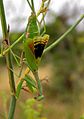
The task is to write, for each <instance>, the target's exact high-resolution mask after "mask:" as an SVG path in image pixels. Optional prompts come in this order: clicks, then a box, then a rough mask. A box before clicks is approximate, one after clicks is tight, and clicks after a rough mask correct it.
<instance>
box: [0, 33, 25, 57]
mask: <svg viewBox="0 0 84 119" xmlns="http://www.w3.org/2000/svg"><path fill="white" fill-rule="evenodd" d="M23 37H24V34H22V35H21V36H20V37H19V38H18V39H17V40H16V41H15V42H14V43H13V44H12V45H11V46H9V47H8V48H7V49H6V50H5V51H3V54H0V57H3V55H5V54H6V53H7V52H8V51H9V50H10V49H12V48H13V47H14V46H15V45H16V44H17V43H19V42H20V41H21V40H23Z"/></svg>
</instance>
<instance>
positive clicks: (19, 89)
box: [16, 80, 24, 98]
mask: <svg viewBox="0 0 84 119" xmlns="http://www.w3.org/2000/svg"><path fill="white" fill-rule="evenodd" d="M23 82H24V80H20V82H19V84H18V86H17V90H16V97H17V98H18V97H19V95H20V91H21V88H22V84H23Z"/></svg>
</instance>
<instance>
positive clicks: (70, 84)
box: [0, 0, 84, 119]
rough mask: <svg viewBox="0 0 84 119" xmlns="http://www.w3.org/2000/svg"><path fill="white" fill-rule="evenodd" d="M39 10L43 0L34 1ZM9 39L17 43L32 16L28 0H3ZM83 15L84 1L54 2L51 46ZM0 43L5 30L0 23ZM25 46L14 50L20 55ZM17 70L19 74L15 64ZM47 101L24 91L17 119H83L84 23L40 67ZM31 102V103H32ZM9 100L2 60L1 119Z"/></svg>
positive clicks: (49, 17) (49, 25)
mask: <svg viewBox="0 0 84 119" xmlns="http://www.w3.org/2000/svg"><path fill="white" fill-rule="evenodd" d="M34 2H35V8H36V10H38V9H39V5H40V2H41V0H38V2H37V0H35V1H34ZM4 6H5V11H6V19H7V23H8V24H9V25H10V40H11V42H14V41H15V40H16V39H17V38H18V37H19V36H20V35H21V34H22V33H23V32H24V30H25V28H26V25H27V21H28V17H29V15H30V14H31V11H30V8H29V6H28V4H27V1H26V0H24V1H23V0H4ZM81 14H84V0H80V1H78V0H51V4H50V7H49V10H48V13H47V15H46V17H45V20H46V28H47V33H48V34H49V35H50V40H49V44H51V43H53V42H54V41H55V40H56V39H57V38H59V37H60V36H61V35H62V34H63V33H64V32H65V31H67V29H68V28H69V27H70V26H71V25H72V24H74V23H75V21H76V20H77V19H78V18H79V17H80V16H81ZM0 39H1V40H0V44H1V42H2V30H1V24H0ZM49 44H48V45H49ZM21 50H22V44H21V43H19V44H17V45H16V46H15V47H14V48H13V51H14V53H16V54H19V53H20V51H21ZM14 69H15V71H17V70H18V69H17V66H16V63H14ZM39 75H40V77H41V78H45V77H48V82H44V83H43V92H44V95H45V99H44V100H43V101H42V102H39V103H38V102H36V101H34V100H33V99H31V98H32V97H33V96H32V94H29V93H27V92H24V91H21V94H20V98H19V100H18V101H17V106H16V111H15V119H80V117H81V115H83V114H84V20H83V21H82V22H81V23H80V24H79V25H78V26H77V27H76V29H74V30H73V31H72V32H71V33H70V34H69V35H68V36H67V37H66V38H65V40H63V41H62V42H60V43H59V44H58V45H57V46H56V47H54V48H53V49H52V50H51V51H49V52H48V53H47V54H45V55H44V56H43V57H42V61H41V65H40V68H39ZM30 99H31V100H30ZM9 101H10V92H9V82H8V72H7V67H6V64H5V59H4V58H1V59H0V107H2V108H0V119H4V113H5V114H7V111H8V106H9Z"/></svg>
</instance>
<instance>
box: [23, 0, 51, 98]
mask: <svg viewBox="0 0 84 119" xmlns="http://www.w3.org/2000/svg"><path fill="white" fill-rule="evenodd" d="M43 2H44V1H43ZM42 7H43V9H44V4H43V3H42ZM42 7H41V9H40V12H38V15H40V13H42V14H43V12H42ZM34 11H35V10H34ZM34 11H33V12H32V13H31V16H30V17H29V20H28V24H27V27H26V31H25V36H24V41H23V44H24V52H25V58H26V61H27V66H28V67H29V69H30V70H31V71H32V73H33V75H34V77H35V80H36V82H37V87H38V92H39V94H38V96H37V97H36V99H37V100H41V99H43V98H44V96H43V92H42V86H41V81H40V79H39V75H38V67H39V63H40V60H41V57H42V53H43V51H44V48H45V46H46V45H47V43H48V40H49V35H48V34H45V22H44V31H43V33H40V27H39V22H38V19H37V16H36V14H35V12H34ZM43 21H44V19H43Z"/></svg>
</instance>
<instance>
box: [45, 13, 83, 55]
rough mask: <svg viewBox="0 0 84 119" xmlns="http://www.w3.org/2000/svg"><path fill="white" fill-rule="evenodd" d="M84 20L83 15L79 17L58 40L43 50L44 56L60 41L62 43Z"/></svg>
mask: <svg viewBox="0 0 84 119" xmlns="http://www.w3.org/2000/svg"><path fill="white" fill-rule="evenodd" d="M83 19H84V14H83V15H81V17H80V18H79V19H78V20H77V21H76V23H75V24H74V25H72V26H71V27H70V28H69V29H68V30H67V31H66V32H65V33H64V34H63V35H62V36H61V37H60V38H58V39H57V40H56V41H55V42H54V43H52V44H51V45H50V46H48V47H47V48H46V49H45V50H44V54H45V53H46V52H48V51H49V50H51V49H52V48H54V47H55V46H56V45H58V43H59V42H60V41H62V40H63V39H64V38H65V37H66V36H67V35H68V34H69V33H70V32H71V31H72V30H73V29H74V28H75V27H76V26H77V25H78V24H79V23H80V22H81V21H82V20H83Z"/></svg>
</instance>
